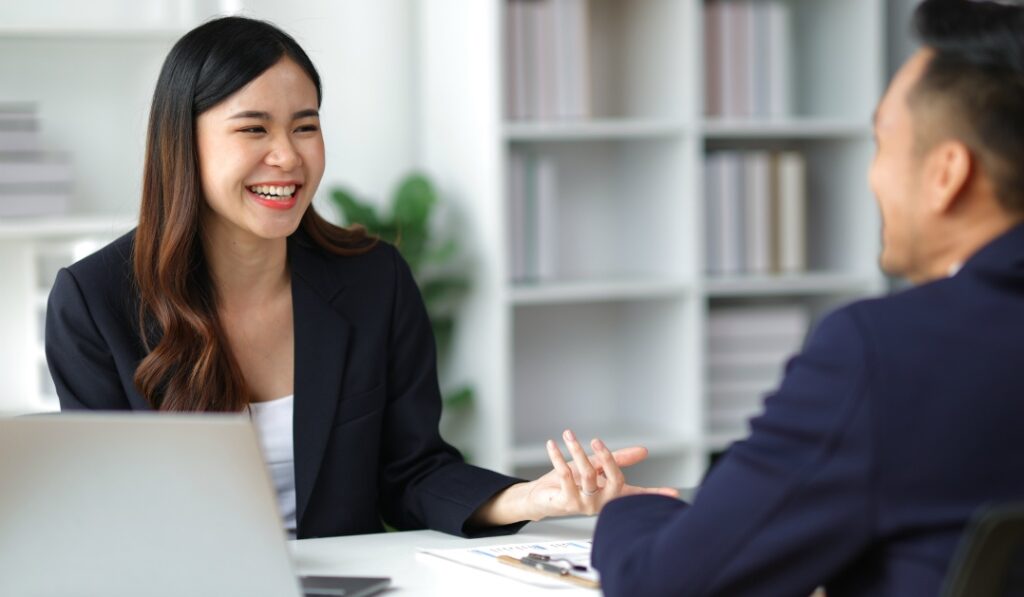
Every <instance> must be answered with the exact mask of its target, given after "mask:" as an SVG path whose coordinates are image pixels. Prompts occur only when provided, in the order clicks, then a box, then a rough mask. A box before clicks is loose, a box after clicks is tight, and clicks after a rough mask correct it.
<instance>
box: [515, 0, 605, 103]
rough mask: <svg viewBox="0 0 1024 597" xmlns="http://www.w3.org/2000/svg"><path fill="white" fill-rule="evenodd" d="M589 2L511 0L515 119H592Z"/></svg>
mask: <svg viewBox="0 0 1024 597" xmlns="http://www.w3.org/2000/svg"><path fill="white" fill-rule="evenodd" d="M588 1H589V0H507V2H506V5H505V24H504V27H505V31H504V38H505V40H506V43H505V94H506V106H507V107H508V117H509V119H511V120H569V119H582V118H586V117H588V116H589V114H590V43H589V35H590V28H589V7H588Z"/></svg>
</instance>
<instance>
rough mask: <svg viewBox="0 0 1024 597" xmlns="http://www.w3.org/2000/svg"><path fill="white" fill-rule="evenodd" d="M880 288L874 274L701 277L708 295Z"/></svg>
mask: <svg viewBox="0 0 1024 597" xmlns="http://www.w3.org/2000/svg"><path fill="white" fill-rule="evenodd" d="M880 290H881V288H880V280H879V277H878V276H874V275H851V274H843V273H832V272H808V273H802V274H777V275H742V276H708V277H706V278H705V281H704V291H705V292H706V293H707V295H708V297H709V298H740V297H756V296H764V297H771V296H810V295H819V294H823V295H829V294H843V293H849V294H862V293H863V294H868V293H871V292H878V291H880Z"/></svg>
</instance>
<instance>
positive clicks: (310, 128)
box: [295, 124, 320, 133]
mask: <svg viewBox="0 0 1024 597" xmlns="http://www.w3.org/2000/svg"><path fill="white" fill-rule="evenodd" d="M318 130H320V129H319V127H317V125H315V124H305V125H302V126H300V127H299V128H297V129H295V132H297V133H313V132H316V131H318Z"/></svg>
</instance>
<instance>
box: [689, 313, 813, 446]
mask: <svg viewBox="0 0 1024 597" xmlns="http://www.w3.org/2000/svg"><path fill="white" fill-rule="evenodd" d="M809 323H810V319H809V315H808V313H807V311H806V309H804V308H803V307H801V306H800V305H782V306H779V305H754V306H742V307H715V308H712V309H711V311H710V313H709V315H708V352H707V355H708V356H707V368H708V372H707V379H708V392H707V405H708V407H707V414H708V423H709V428H710V429H711V430H712V432H713V433H740V432H744V431H745V429H746V425H747V421H748V420H749V419H750V418H751V417H754V416H756V415H757V414H759V413H760V412H761V410H762V408H763V402H764V398H765V396H766V395H767V394H768V393H770V392H771V391H772V390H774V389H775V388H776V386H777V385H778V383H779V380H780V379H781V376H782V372H783V369H784V367H785V364H786V362H787V361H788V360H789V359H790V358H791V357H792V356H793V355H794V354H796V353H797V352H798V351H799V350H800V347H801V345H802V343H803V339H804V336H805V335H806V333H807V327H808V325H809Z"/></svg>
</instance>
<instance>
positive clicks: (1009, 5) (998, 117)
mask: <svg viewBox="0 0 1024 597" xmlns="http://www.w3.org/2000/svg"><path fill="white" fill-rule="evenodd" d="M914 27H915V29H916V30H917V35H918V37H919V39H920V40H921V42H922V43H923V44H924V46H925V47H926V48H928V49H930V50H932V52H933V54H932V57H931V60H930V61H929V63H928V65H927V66H926V68H925V71H924V73H923V74H922V75H921V79H920V80H919V81H918V83H917V85H916V87H915V88H914V90H913V91H912V92H911V95H910V102H911V104H912V105H913V106H914V107H916V108H920V107H922V106H939V107H940V116H941V118H942V120H943V123H944V124H945V125H946V127H949V128H948V129H947V130H943V131H942V132H943V133H950V132H951V133H952V134H953V135H954V136H956V137H957V138H959V140H961V141H962V142H964V143H965V144H966V145H967V146H968V147H969V148H970V149H971V152H972V153H973V154H974V155H975V157H976V158H977V159H978V160H979V161H980V163H981V165H982V168H983V169H984V171H985V172H986V174H987V175H988V176H989V178H990V179H991V180H992V182H993V184H994V186H995V192H996V196H997V198H998V200H999V202H1000V204H1001V205H1002V206H1003V207H1004V208H1005V209H1006V210H1007V211H1009V212H1011V213H1016V214H1024V5H1022V4H1021V3H1020V2H1009V1H1005V0H1004V1H1000V2H996V1H981V0H924V2H922V3H921V4H920V5H919V6H918V7H917V10H916V12H915V14H914ZM930 124H932V123H930ZM946 127H940V128H946ZM920 134H921V131H919V136H920Z"/></svg>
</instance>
